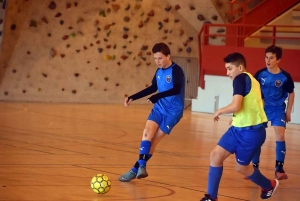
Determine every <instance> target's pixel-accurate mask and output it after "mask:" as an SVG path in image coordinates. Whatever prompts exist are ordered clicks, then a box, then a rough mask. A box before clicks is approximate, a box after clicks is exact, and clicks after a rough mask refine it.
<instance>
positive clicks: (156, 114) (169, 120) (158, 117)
mask: <svg viewBox="0 0 300 201" xmlns="http://www.w3.org/2000/svg"><path fill="white" fill-rule="evenodd" d="M181 117H182V115H178V116H172V115H166V114H162V113H161V112H160V111H159V110H157V109H152V110H151V113H150V114H149V117H148V120H151V121H154V122H156V123H157V124H158V125H159V128H160V130H162V131H163V132H164V133H166V134H170V133H171V130H172V129H173V128H174V126H175V125H176V124H177V123H178V122H179V120H180V119H181Z"/></svg>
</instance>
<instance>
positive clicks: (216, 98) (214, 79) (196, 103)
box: [192, 75, 300, 124]
mask: <svg viewBox="0 0 300 201" xmlns="http://www.w3.org/2000/svg"><path fill="white" fill-rule="evenodd" d="M204 82H205V89H204V90H203V89H201V88H200V87H199V88H198V98H197V99H193V100H192V111H193V112H205V113H214V111H215V110H216V109H218V108H221V107H224V106H226V105H228V104H229V103H230V102H231V100H232V94H233V89H232V81H231V80H230V79H229V78H228V77H226V76H212V75H205V76H204ZM291 123H294V124H300V83H299V82H296V83H295V103H294V107H293V111H292V121H291Z"/></svg>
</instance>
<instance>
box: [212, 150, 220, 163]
mask: <svg viewBox="0 0 300 201" xmlns="http://www.w3.org/2000/svg"><path fill="white" fill-rule="evenodd" d="M222 164H223V160H222V157H221V156H220V154H219V153H218V152H217V151H215V150H212V151H211V152H210V165H212V166H220V165H222Z"/></svg>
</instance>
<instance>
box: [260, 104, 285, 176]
mask: <svg viewBox="0 0 300 201" xmlns="http://www.w3.org/2000/svg"><path fill="white" fill-rule="evenodd" d="M265 112H266V114H267V117H268V119H269V121H271V126H273V127H274V131H275V137H276V163H275V167H276V170H275V178H277V179H278V180H282V179H287V178H288V176H287V174H286V173H285V171H284V170H283V164H284V160H285V155H286V143H285V128H286V113H285V105H282V106H277V107H271V106H270V107H266V108H265Z"/></svg>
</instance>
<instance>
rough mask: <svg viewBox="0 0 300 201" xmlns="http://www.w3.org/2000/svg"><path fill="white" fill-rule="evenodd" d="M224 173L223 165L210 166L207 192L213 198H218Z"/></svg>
mask: <svg viewBox="0 0 300 201" xmlns="http://www.w3.org/2000/svg"><path fill="white" fill-rule="evenodd" d="M222 173H223V166H221V167H212V166H210V167H209V173H208V187H207V193H208V194H209V195H210V196H211V198H213V199H216V198H217V197H218V190H219V184H220V180H221V177H222Z"/></svg>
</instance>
